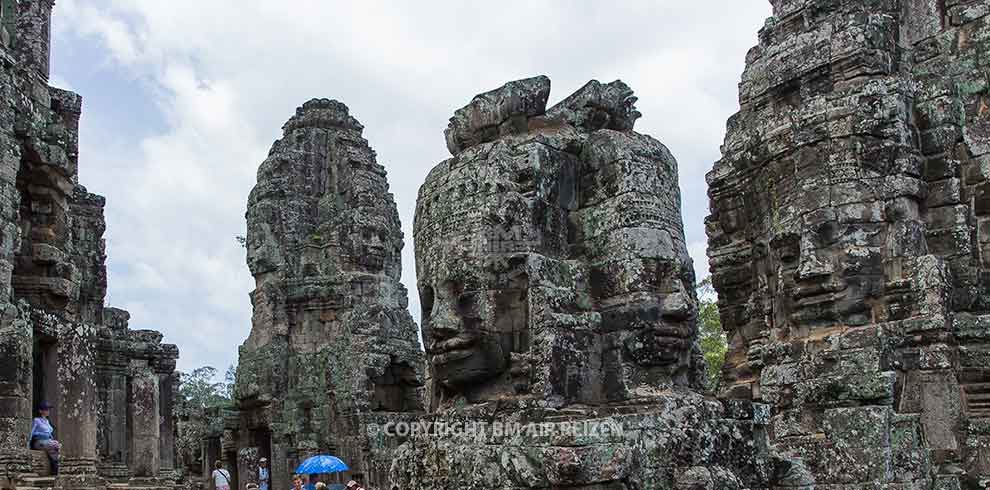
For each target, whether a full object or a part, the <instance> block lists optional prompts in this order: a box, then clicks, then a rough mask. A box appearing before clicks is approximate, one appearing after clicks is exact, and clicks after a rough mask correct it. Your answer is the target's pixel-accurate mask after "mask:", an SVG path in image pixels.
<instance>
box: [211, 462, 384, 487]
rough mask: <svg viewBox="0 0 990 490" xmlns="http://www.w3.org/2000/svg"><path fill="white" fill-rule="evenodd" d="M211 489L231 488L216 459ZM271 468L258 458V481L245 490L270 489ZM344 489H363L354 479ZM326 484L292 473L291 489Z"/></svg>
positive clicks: (226, 472)
mask: <svg viewBox="0 0 990 490" xmlns="http://www.w3.org/2000/svg"><path fill="white" fill-rule="evenodd" d="M213 468H214V470H213V475H212V476H213V490H231V484H230V472H229V471H227V469H226V468H224V467H223V462H221V461H217V462H216V463H214V465H213ZM270 484H271V470H270V469H269V468H268V459H267V458H261V459H259V460H258V483H248V484H247V485H245V490H270ZM345 487H346V490H365V489H364V487H362V486H361V485H360V484H359V483H357V482H356V481H354V480H351V481H349V482H347V485H345ZM327 489H328V487H327V484H326V483H323V482H321V481H315V482H314V481H310V478H309V475H293V476H292V490H327Z"/></svg>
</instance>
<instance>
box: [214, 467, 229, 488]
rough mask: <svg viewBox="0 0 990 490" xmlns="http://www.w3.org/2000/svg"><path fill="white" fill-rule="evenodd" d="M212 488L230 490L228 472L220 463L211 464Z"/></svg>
mask: <svg viewBox="0 0 990 490" xmlns="http://www.w3.org/2000/svg"><path fill="white" fill-rule="evenodd" d="M213 467H214V468H216V469H214V470H213V488H214V489H215V490H230V472H229V471H227V470H225V469H224V467H223V462H222V461H217V462H216V463H213Z"/></svg>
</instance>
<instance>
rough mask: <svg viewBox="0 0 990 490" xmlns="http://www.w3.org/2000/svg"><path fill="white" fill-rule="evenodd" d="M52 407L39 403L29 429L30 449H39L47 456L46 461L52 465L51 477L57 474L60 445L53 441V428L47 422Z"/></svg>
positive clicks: (49, 422)
mask: <svg viewBox="0 0 990 490" xmlns="http://www.w3.org/2000/svg"><path fill="white" fill-rule="evenodd" d="M51 409H52V406H51V405H49V404H48V402H41V404H40V405H38V416H37V417H35V418H34V425H33V426H32V427H31V444H30V446H31V449H41V450H43V451H45V452H46V453H47V454H48V460H49V461H51V463H52V475H57V474H58V452H59V450H60V449H62V445H61V444H59V442H58V441H56V440H55V428H54V427H52V423H51V421H49V420H48V414H49V412H50V411H51Z"/></svg>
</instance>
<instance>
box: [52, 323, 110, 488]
mask: <svg viewBox="0 0 990 490" xmlns="http://www.w3.org/2000/svg"><path fill="white" fill-rule="evenodd" d="M57 349H58V359H59V362H58V387H59V389H58V394H59V396H58V400H56V402H55V406H56V408H57V410H58V412H59V420H61V421H63V422H64V423H62V424H60V426H59V427H57V428H56V429H57V431H58V432H57V433H56V434H57V437H58V439H59V442H61V443H62V454H61V464H60V468H59V476H58V478H57V479H56V481H55V487H56V488H62V489H85V488H96V487H98V486H101V480H100V479H99V478H98V477H97V476H96V423H97V409H96V403H97V396H96V327H95V326H93V325H89V324H79V323H67V324H63V325H62V326H61V327H60V328H59V336H58V347H57Z"/></svg>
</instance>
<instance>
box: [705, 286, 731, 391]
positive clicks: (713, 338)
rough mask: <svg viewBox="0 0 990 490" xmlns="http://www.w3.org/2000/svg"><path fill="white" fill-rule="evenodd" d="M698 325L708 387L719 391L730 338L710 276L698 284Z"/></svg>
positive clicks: (710, 389)
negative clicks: (721, 316)
mask: <svg viewBox="0 0 990 490" xmlns="http://www.w3.org/2000/svg"><path fill="white" fill-rule="evenodd" d="M698 324H699V325H698V326H699V330H700V332H699V342H700V344H701V351H702V352H703V353H704V355H705V363H706V364H707V373H706V374H707V375H708V389H709V391H710V392H713V393H714V392H717V391H718V389H719V385H720V382H721V379H722V376H721V374H722V364H723V363H724V362H725V353H726V351H727V350H728V347H729V346H728V339H727V338H726V336H725V331H723V330H722V321H721V319H720V318H719V314H718V296H717V295H716V294H715V288H714V287H712V278H711V276H708V277H707V278H705V280H703V281H701V282H700V283H699V284H698Z"/></svg>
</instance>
